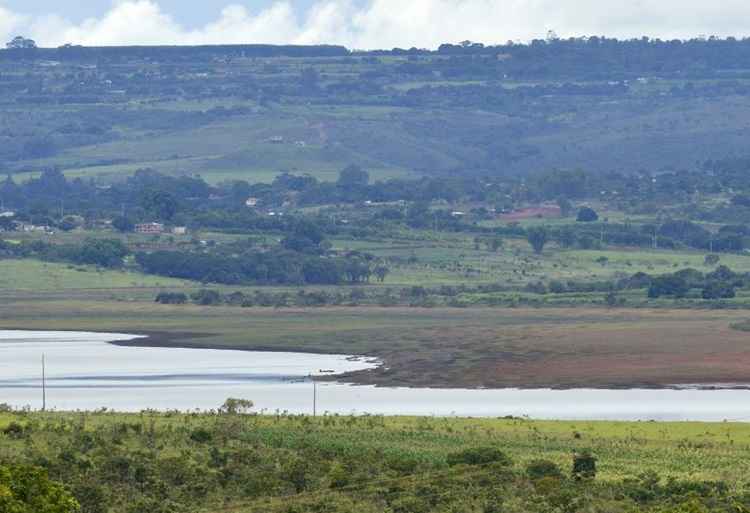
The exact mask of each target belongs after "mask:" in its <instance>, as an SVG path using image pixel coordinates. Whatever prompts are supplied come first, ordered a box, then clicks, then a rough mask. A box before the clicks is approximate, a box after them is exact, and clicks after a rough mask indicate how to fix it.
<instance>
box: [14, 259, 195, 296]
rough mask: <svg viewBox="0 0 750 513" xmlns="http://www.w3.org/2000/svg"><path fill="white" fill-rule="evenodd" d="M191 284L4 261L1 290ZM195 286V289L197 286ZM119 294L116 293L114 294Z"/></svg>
mask: <svg viewBox="0 0 750 513" xmlns="http://www.w3.org/2000/svg"><path fill="white" fill-rule="evenodd" d="M188 284H189V282H186V281H183V280H175V279H171V278H164V277H160V276H148V275H145V274H142V273H138V272H127V271H116V270H102V269H97V268H96V267H93V266H87V265H71V264H59V263H53V262H40V261H38V260H0V289H5V290H11V291H12V290H15V291H19V290H29V291H34V292H43V291H67V290H79V289H100V290H110V291H112V289H142V288H160V287H169V288H182V287H185V286H187V285H188ZM193 286H195V285H194V284H193ZM112 292H113V293H115V291H112Z"/></svg>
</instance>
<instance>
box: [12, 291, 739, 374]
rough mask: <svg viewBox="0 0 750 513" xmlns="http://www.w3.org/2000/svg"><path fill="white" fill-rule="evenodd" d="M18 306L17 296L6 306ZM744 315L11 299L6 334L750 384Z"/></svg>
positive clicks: (476, 370) (467, 369)
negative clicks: (121, 338)
mask: <svg viewBox="0 0 750 513" xmlns="http://www.w3.org/2000/svg"><path fill="white" fill-rule="evenodd" d="M6 299H9V298H6ZM746 319H747V313H745V312H737V311H712V310H645V309H644V310H632V309H615V310H606V309H596V308H577V309H544V310H542V309H521V308H518V309H484V308H475V309H418V308H376V307H369V308H344V307H340V308H323V309H270V308H253V309H240V308H231V307H198V306H192V305H191V306H179V307H176V306H162V305H155V304H153V303H147V302H124V301H123V302H116V301H106V300H99V301H92V300H90V299H89V300H80V299H79V300H76V299H74V298H71V297H70V296H68V297H66V298H64V299H63V298H61V299H60V300H49V299H43V300H42V299H39V298H37V299H35V298H33V297H30V296H28V297H24V296H14V297H12V298H10V300H8V301H7V302H3V304H0V327H3V328H25V329H63V330H64V329H69V330H98V331H109V330H112V331H124V332H136V333H147V334H150V335H151V338H150V339H149V340H148V341H146V343H147V344H154V345H167V346H169V345H172V346H184V347H215V348H227V349H230V348H231V349H242V350H260V349H262V350H278V351H281V350H286V351H304V352H322V353H345V354H364V355H369V356H375V357H378V358H380V359H382V360H383V361H384V362H385V366H384V367H383V369H380V370H377V371H373V372H360V373H353V374H351V375H348V376H346V377H345V379H347V380H349V381H352V382H355V383H362V384H365V383H368V384H369V383H371V384H377V385H383V386H394V385H402V386H413V387H419V386H434V387H496V388H499V387H509V386H521V387H540V386H552V387H632V386H649V387H651V386H652V387H664V386H670V385H675V384H696V383H750V334H748V333H747V332H746V331H742V330H738V329H734V328H732V325H733V324H736V323H741V322H742V321H745V320H746Z"/></svg>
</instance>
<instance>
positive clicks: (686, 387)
mask: <svg viewBox="0 0 750 513" xmlns="http://www.w3.org/2000/svg"><path fill="white" fill-rule="evenodd" d="M0 331H22V332H35V331H37V332H40V331H58V332H63V333H65V332H68V333H73V332H86V333H96V334H120V335H132V336H134V337H139V338H135V339H123V340H111V341H107V342H106V343H108V344H111V345H115V346H119V347H152V348H175V349H202V350H217V351H242V352H254V351H257V352H268V353H299V354H310V355H334V354H336V355H338V354H341V353H340V352H338V351H313V350H302V349H300V348H294V347H284V346H282V347H278V346H263V345H258V346H253V347H244V348H238V347H236V346H232V345H228V344H205V343H196V344H191V343H185V342H183V341H184V340H185V339H191V340H200V339H204V338H208V337H212V336H216V335H217V334H216V333H201V332H191V331H184V332H180V331H176V332H169V331H160V330H129V329H125V330H120V329H113V330H98V329H29V328H12V327H3V328H2V329H0ZM123 331H127V333H123ZM115 332H117V333H115ZM352 358H354V359H369V360H376V361H378V362H379V363H380V365H379V366H378V367H376V368H374V369H366V370H361V371H353V372H344V373H341V374H331V375H323V376H317V377H316V380H317V381H319V382H340V383H344V384H349V385H352V386H375V387H377V388H404V389H420V388H428V389H436V390H553V391H570V390H602V391H604V390H675V391H711V390H715V391H729V390H735V391H740V390H750V383H721V382H717V381H716V380H710V379H707V380H706V383H705V384H701V383H695V382H692V383H653V382H638V381H633V382H630V383H601V384H592V383H580V384H569V385H568V384H566V385H561V384H559V383H535V384H533V385H530V384H521V383H517V384H512V385H509V386H502V387H487V386H468V385H461V384H460V383H455V384H451V383H438V382H434V381H433V382H428V383H419V384H409V383H405V382H403V381H402V380H398V381H397V382H392V383H389V382H388V379H387V378H385V379H372V378H373V376H374V375H377V374H378V373H384V372H388V370H389V369H390V368H391V365H389V364H388V362H387V361H386V360H385V358H384V357H383V356H381V355H377V354H363V355H352ZM368 378H369V379H368Z"/></svg>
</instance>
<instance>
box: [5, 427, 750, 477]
mask: <svg viewBox="0 0 750 513" xmlns="http://www.w3.org/2000/svg"><path fill="white" fill-rule="evenodd" d="M29 418H30V419H32V420H34V421H41V422H49V423H51V424H54V423H56V422H60V421H63V420H67V421H74V422H75V421H77V420H79V419H83V418H85V425H86V426H87V428H88V429H90V430H92V431H93V430H96V429H98V428H101V427H107V426H109V427H110V429H111V427H112V426H113V425H114V424H115V423H120V422H134V423H140V422H143V421H144V418H145V419H146V421H151V420H153V422H155V424H156V425H157V426H158V427H160V428H163V427H166V426H171V428H172V429H174V430H184V429H185V428H186V427H188V428H189V427H191V426H192V427H194V426H200V425H211V424H213V423H214V422H216V421H215V419H213V418H211V416H203V417H201V416H196V415H174V414H171V415H166V414H161V415H160V414H155V413H150V414H146V415H143V414H124V413H116V414H115V413H108V414H97V413H87V414H75V413H46V414H45V413H34V414H33V415H31V416H30V417H27V416H26V415H18V414H13V413H5V414H0V430H2V429H3V428H4V427H6V426H7V425H8V424H9V423H11V422H12V421H24V420H26V419H29ZM247 423H248V424H249V425H251V426H253V428H254V429H255V430H257V432H258V437H262V438H264V439H265V441H266V442H270V441H271V440H273V443H276V444H279V445H282V446H285V447H287V448H294V447H298V445H299V444H301V443H303V441H302V440H301V439H295V437H294V436H293V434H294V432H295V431H297V430H299V431H300V433H299V434H300V435H301V434H302V431H303V428H302V426H304V425H305V424H307V425H308V426H307V427H306V428H304V431H306V436H307V437H308V439H314V440H315V443H318V444H321V445H337V446H338V447H341V448H343V447H350V448H352V449H358V450H370V451H375V450H380V451H387V452H412V453H417V454H419V457H420V459H425V460H427V461H432V462H434V463H437V462H441V461H443V460H444V459H445V457H446V455H447V454H449V453H451V452H454V451H456V450H459V449H461V448H467V447H477V446H480V447H481V446H497V447H500V448H502V450H503V451H505V452H507V453H508V454H509V455H510V456H511V457H512V458H513V459H514V460H515V461H516V462H518V464H519V466H521V465H523V464H524V463H527V462H528V461H530V460H533V459H537V458H545V459H550V460H552V461H555V462H556V463H558V464H559V465H560V466H561V467H563V468H567V467H568V465H569V461H570V456H571V454H572V453H573V452H574V451H576V450H582V449H584V448H586V449H592V450H593V451H594V453H595V454H596V455H597V456H598V457H599V460H600V462H599V466H598V468H599V477H600V478H601V479H605V480H616V479H622V478H624V477H628V476H636V475H638V474H639V473H641V472H644V471H646V470H653V471H655V472H658V473H659V474H662V475H665V476H672V477H675V478H683V479H686V478H690V479H720V480H727V481H730V482H733V483H735V484H740V483H743V484H744V480H745V479H744V477H745V476H746V472H748V471H750V458H749V456H750V424H747V423H726V422H724V423H698V422H601V421H576V422H572V421H537V420H526V419H460V418H450V419H449V418H446V419H430V418H424V417H376V418H374V419H372V418H368V417H360V418H357V417H332V418H329V419H326V418H318V419H314V418H311V417H284V416H268V417H263V416H261V417H254V418H252V419H248V420H247ZM6 450H7V448H6Z"/></svg>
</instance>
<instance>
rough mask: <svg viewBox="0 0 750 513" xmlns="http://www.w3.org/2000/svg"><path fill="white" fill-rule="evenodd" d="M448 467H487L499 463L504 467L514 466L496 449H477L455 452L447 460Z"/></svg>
mask: <svg viewBox="0 0 750 513" xmlns="http://www.w3.org/2000/svg"><path fill="white" fill-rule="evenodd" d="M446 461H447V462H448V465H450V466H455V465H486V464H487V463H499V464H501V465H504V466H510V465H511V464H512V461H511V459H510V458H509V457H508V456H507V455H506V454H505V453H504V452H503V451H501V450H500V449H498V448H496V447H475V448H471V449H464V450H463V451H458V452H454V453H451V454H449V455H448V457H447V458H446Z"/></svg>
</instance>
